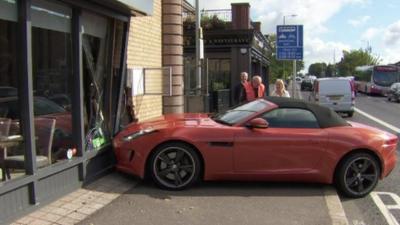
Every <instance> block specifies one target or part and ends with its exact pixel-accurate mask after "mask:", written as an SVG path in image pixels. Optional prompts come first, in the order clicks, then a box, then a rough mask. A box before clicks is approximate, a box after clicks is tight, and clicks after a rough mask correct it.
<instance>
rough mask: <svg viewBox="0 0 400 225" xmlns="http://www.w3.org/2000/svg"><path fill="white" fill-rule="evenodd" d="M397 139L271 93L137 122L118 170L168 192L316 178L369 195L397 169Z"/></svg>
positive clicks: (117, 145)
mask: <svg viewBox="0 0 400 225" xmlns="http://www.w3.org/2000/svg"><path fill="white" fill-rule="evenodd" d="M397 142H398V138H397V136H395V135H393V134H390V133H388V132H385V131H382V130H379V129H377V128H373V127H369V126H366V125H363V124H359V123H354V122H347V121H346V120H344V119H343V118H342V117H340V116H339V115H338V114H336V113H335V112H334V111H332V110H331V109H329V108H326V107H324V106H319V105H316V104H313V103H308V102H304V101H302V100H294V99H289V98H272V97H267V98H265V99H257V100H255V101H252V102H249V103H246V104H243V105H239V106H237V107H235V108H232V109H230V110H228V111H226V112H223V113H219V114H216V115H209V114H193V113H189V114H171V115H164V116H162V117H160V118H157V119H154V120H151V121H147V122H141V123H133V124H130V125H128V126H127V127H126V128H125V129H124V130H122V131H121V132H120V133H119V134H118V135H117V136H116V137H115V138H114V142H113V145H114V150H115V154H116V157H117V161H118V163H117V166H116V167H117V169H118V170H119V171H123V172H126V173H130V174H133V175H136V176H138V177H140V178H145V177H146V176H148V177H151V178H152V179H153V181H154V182H155V183H156V184H157V185H158V186H160V187H162V188H166V189H170V190H181V189H185V188H187V187H189V186H191V185H193V184H194V183H196V182H197V181H199V180H237V181H289V182H318V183H325V184H332V183H333V184H335V185H336V187H337V188H338V190H339V191H340V192H341V193H343V194H344V195H346V196H349V197H363V196H365V195H367V194H368V193H369V192H371V191H372V190H373V189H374V187H375V186H376V184H377V183H378V180H379V179H382V178H384V177H386V176H388V175H389V173H390V172H391V171H392V170H393V168H394V167H395V164H396V160H397V157H396V149H397Z"/></svg>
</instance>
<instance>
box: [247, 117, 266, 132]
mask: <svg viewBox="0 0 400 225" xmlns="http://www.w3.org/2000/svg"><path fill="white" fill-rule="evenodd" d="M246 126H247V127H248V128H250V129H253V128H258V129H265V128H268V122H267V121H266V120H265V119H263V118H255V119H252V120H250V122H249V123H247V125H246Z"/></svg>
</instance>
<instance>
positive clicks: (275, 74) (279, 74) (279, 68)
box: [267, 34, 304, 83]
mask: <svg viewBox="0 0 400 225" xmlns="http://www.w3.org/2000/svg"><path fill="white" fill-rule="evenodd" d="M267 39H268V42H269V45H270V47H271V52H270V54H269V56H268V57H269V58H270V60H271V64H270V79H269V80H270V82H271V83H273V82H275V80H276V79H278V78H279V79H287V78H288V77H289V76H291V75H292V74H293V61H287V60H277V59H276V35H275V34H272V35H268V36H267ZM303 68H304V61H296V70H297V71H300V70H302V69H303Z"/></svg>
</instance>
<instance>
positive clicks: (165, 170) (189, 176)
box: [153, 146, 198, 189]
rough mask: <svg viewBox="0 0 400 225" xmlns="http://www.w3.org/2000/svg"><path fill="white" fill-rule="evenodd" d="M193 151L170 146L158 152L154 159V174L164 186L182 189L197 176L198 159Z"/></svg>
mask: <svg viewBox="0 0 400 225" xmlns="http://www.w3.org/2000/svg"><path fill="white" fill-rule="evenodd" d="M195 157H196V156H195V155H194V154H193V153H192V151H190V150H187V149H185V148H182V147H178V146H170V147H166V148H164V149H162V150H161V151H159V152H158V153H156V155H155V157H154V159H153V176H154V178H155V179H156V181H157V182H158V183H159V184H160V185H161V186H163V187H165V188H169V189H182V188H185V187H186V186H188V185H189V184H190V183H192V182H193V180H194V179H195V178H196V174H198V172H197V171H196V168H197V165H196V163H197V160H195Z"/></svg>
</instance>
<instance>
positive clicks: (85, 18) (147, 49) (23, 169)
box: [0, 0, 188, 224]
mask: <svg viewBox="0 0 400 225" xmlns="http://www.w3.org/2000/svg"><path fill="white" fill-rule="evenodd" d="M185 4H186V5H188V4H187V3H186V2H185V1H182V0H146V1H142V0H129V1H128V0H97V1H92V0H82V1H78V0H0V167H1V168H0V169H1V175H2V176H1V178H2V181H1V183H0V224H3V223H7V222H8V221H11V220H13V219H15V218H16V217H18V216H20V215H22V214H25V213H28V212H30V211H32V210H34V209H35V208H37V207H40V206H42V205H44V204H47V203H49V202H51V201H53V200H54V199H56V198H58V197H61V196H63V195H65V194H66V193H69V192H71V191H73V190H75V189H77V188H79V187H81V186H82V185H83V184H85V183H88V182H90V181H92V180H94V179H96V178H97V177H99V176H102V175H103V174H104V173H106V172H107V171H110V170H112V169H113V167H114V165H115V159H114V155H113V152H112V144H111V142H112V138H113V136H114V135H115V134H116V133H117V132H118V131H119V130H120V129H122V128H123V127H124V126H125V125H126V124H127V123H129V122H132V121H142V120H147V119H149V118H153V117H157V116H160V115H162V114H163V113H171V112H183V108H184V105H183V103H184V101H183V60H182V55H183V47H182V34H183V30H182V6H183V5H185Z"/></svg>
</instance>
